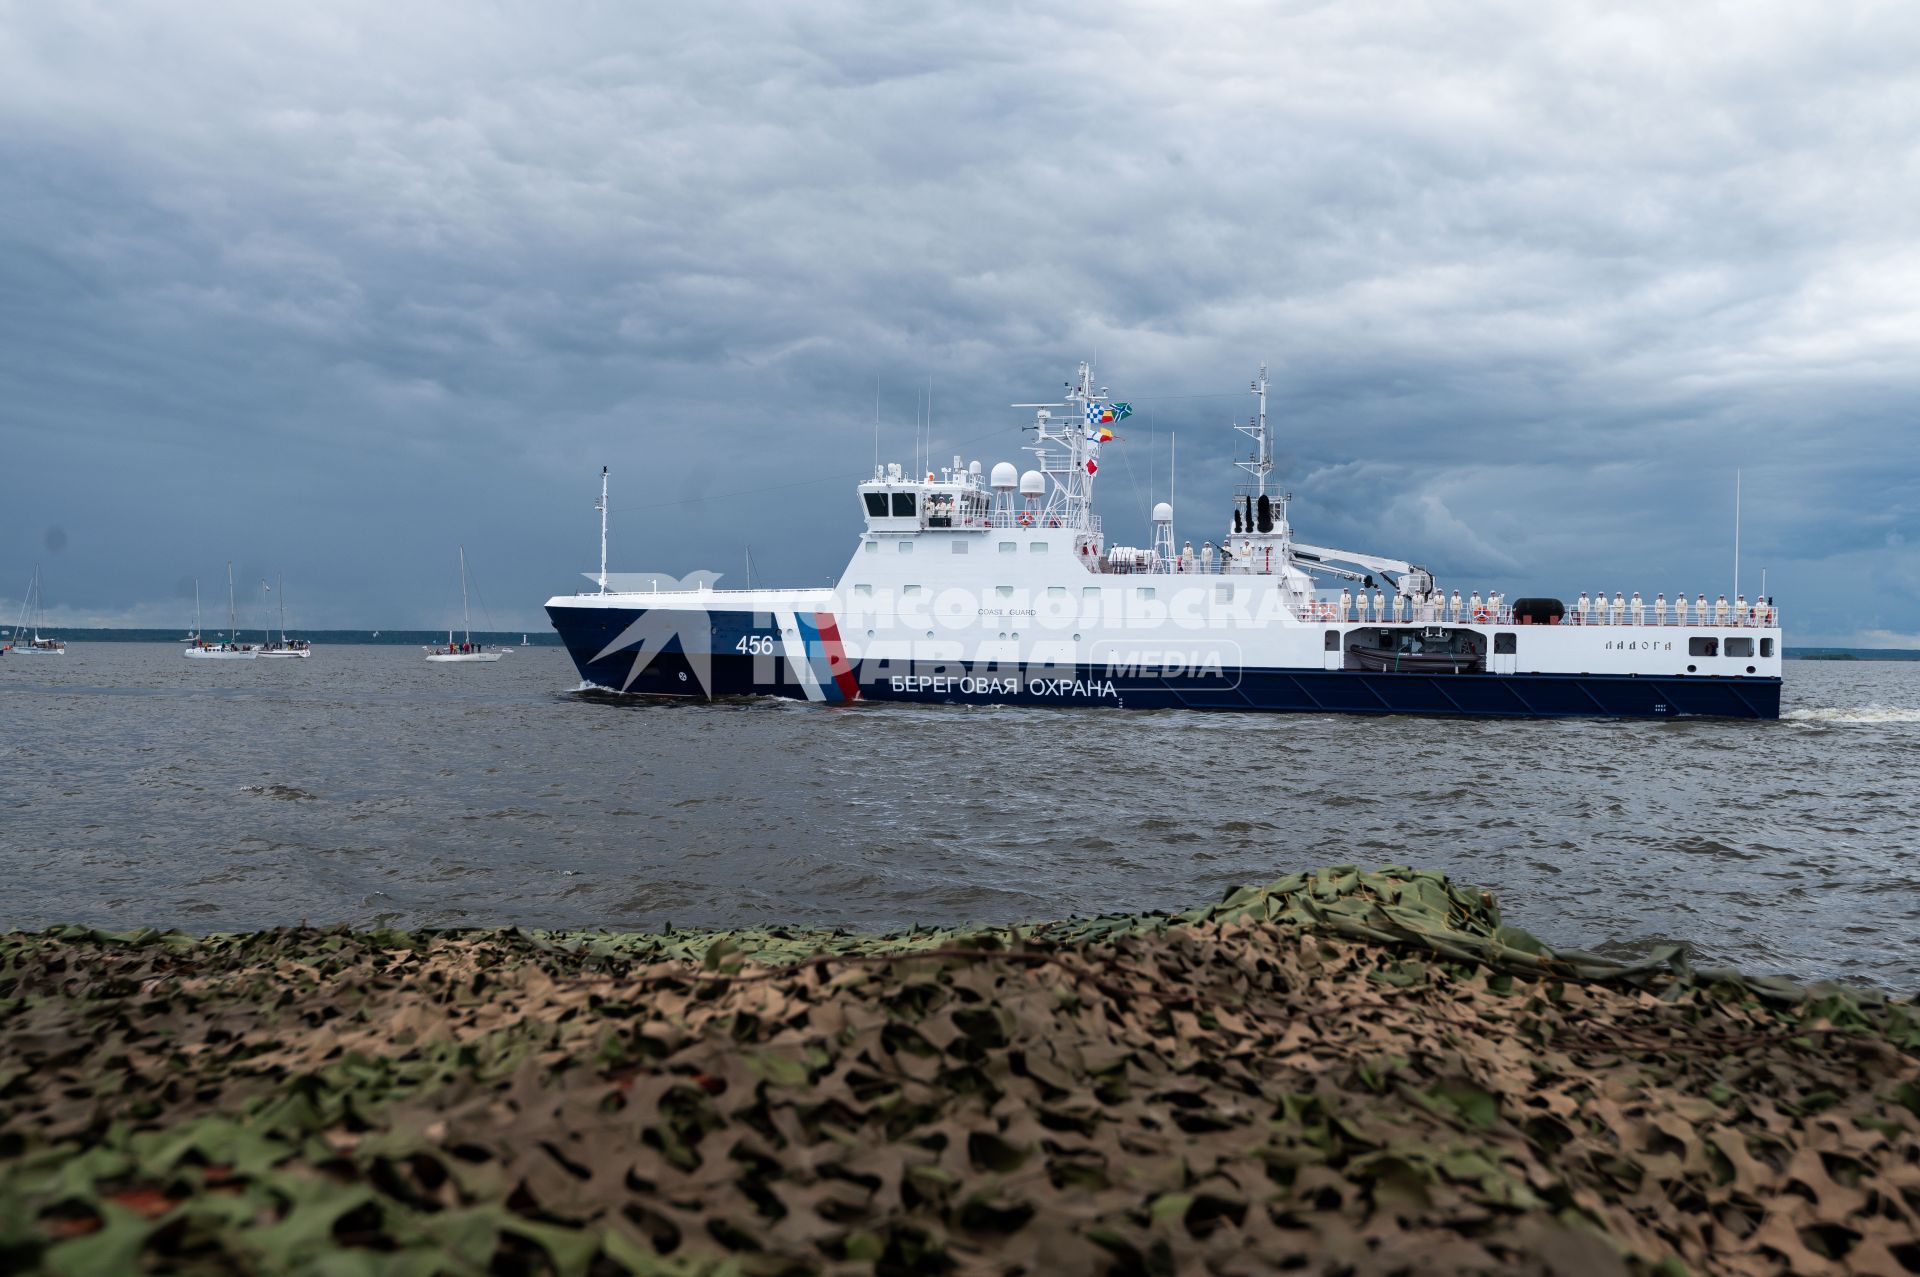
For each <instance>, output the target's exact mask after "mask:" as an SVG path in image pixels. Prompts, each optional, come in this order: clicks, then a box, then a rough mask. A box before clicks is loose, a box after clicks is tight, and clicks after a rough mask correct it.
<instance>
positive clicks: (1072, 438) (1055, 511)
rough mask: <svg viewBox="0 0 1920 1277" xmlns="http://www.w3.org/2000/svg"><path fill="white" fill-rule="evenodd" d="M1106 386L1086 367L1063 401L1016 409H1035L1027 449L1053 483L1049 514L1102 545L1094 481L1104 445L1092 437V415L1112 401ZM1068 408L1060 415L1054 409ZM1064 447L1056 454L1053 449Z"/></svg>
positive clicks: (1091, 368)
mask: <svg viewBox="0 0 1920 1277" xmlns="http://www.w3.org/2000/svg"><path fill="white" fill-rule="evenodd" d="M1107 397H1108V396H1107V392H1106V390H1105V388H1104V387H1101V388H1096V387H1095V385H1094V380H1093V365H1092V364H1089V363H1082V364H1081V365H1080V370H1079V373H1078V380H1077V381H1075V382H1074V383H1073V384H1072V385H1070V386H1068V387H1067V392H1066V394H1065V395H1064V396H1063V399H1064V402H1062V403H1017V404H1014V405H1013V406H1014V407H1015V408H1032V409H1035V412H1034V420H1033V432H1034V435H1035V439H1034V442H1033V443H1031V444H1029V445H1028V446H1027V451H1029V452H1031V453H1033V454H1034V458H1035V459H1036V460H1037V461H1038V462H1039V467H1040V471H1041V473H1042V474H1045V475H1046V476H1047V477H1048V478H1049V479H1051V480H1052V481H1053V485H1052V487H1051V488H1050V489H1049V490H1048V493H1047V508H1046V516H1047V518H1048V519H1049V520H1052V519H1058V520H1059V521H1060V525H1061V526H1062V527H1068V528H1075V529H1078V530H1079V531H1080V532H1082V533H1084V534H1086V535H1088V536H1089V537H1091V538H1092V539H1093V540H1094V541H1095V542H1096V543H1098V541H1099V539H1100V538H1099V536H1098V534H1097V533H1095V531H1094V525H1093V480H1094V476H1095V475H1096V474H1097V473H1098V471H1099V469H1100V464H1099V459H1098V458H1099V445H1098V444H1094V443H1090V442H1089V441H1088V439H1087V431H1088V423H1089V420H1090V418H1089V416H1088V414H1089V412H1090V411H1091V410H1092V407H1093V405H1095V404H1097V403H1103V402H1105V401H1106V399H1107ZM1055 409H1061V410H1063V411H1062V413H1061V415H1059V416H1055V415H1054V410H1055ZM1049 444H1054V445H1058V446H1059V447H1060V448H1062V449H1064V453H1062V452H1056V451H1054V450H1053V449H1052V448H1049V447H1048V446H1047V445H1049Z"/></svg>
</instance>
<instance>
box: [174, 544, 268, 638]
mask: <svg viewBox="0 0 1920 1277" xmlns="http://www.w3.org/2000/svg"><path fill="white" fill-rule="evenodd" d="M193 633H194V640H193V645H192V646H191V647H189V648H187V649H186V650H185V651H183V652H181V653H180V655H182V656H184V657H186V658H187V659H188V660H192V661H251V660H253V659H254V658H255V657H256V656H258V655H260V653H259V652H258V651H257V650H256V649H255V648H254V646H253V644H251V643H242V642H241V641H240V626H239V622H238V620H237V618H236V614H235V611H234V606H233V561H232V560H231V559H229V560H228V561H227V641H226V642H224V643H209V642H207V641H206V639H204V638H202V637H201V636H200V583H199V582H198V581H196V582H194V587H193Z"/></svg>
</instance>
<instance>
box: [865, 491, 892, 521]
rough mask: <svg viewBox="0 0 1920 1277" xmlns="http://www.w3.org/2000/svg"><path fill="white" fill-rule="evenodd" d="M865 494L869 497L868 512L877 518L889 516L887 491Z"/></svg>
mask: <svg viewBox="0 0 1920 1277" xmlns="http://www.w3.org/2000/svg"><path fill="white" fill-rule="evenodd" d="M863 495H864V496H865V497H866V498H867V513H868V514H869V515H870V516H872V517H873V518H876V519H884V518H886V517H887V494H886V493H884V492H868V493H865V494H863Z"/></svg>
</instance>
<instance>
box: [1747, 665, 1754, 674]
mask: <svg viewBox="0 0 1920 1277" xmlns="http://www.w3.org/2000/svg"><path fill="white" fill-rule="evenodd" d="M1747 673H1749V674H1751V673H1753V666H1751V665H1749V666H1747Z"/></svg>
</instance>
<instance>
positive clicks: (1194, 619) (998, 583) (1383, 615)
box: [547, 364, 1781, 718]
mask: <svg viewBox="0 0 1920 1277" xmlns="http://www.w3.org/2000/svg"><path fill="white" fill-rule="evenodd" d="M1250 391H1251V393H1252V394H1253V395H1254V396H1255V398H1256V400H1257V406H1256V408H1255V410H1254V412H1253V413H1252V415H1251V417H1250V419H1249V420H1248V422H1247V423H1245V424H1235V426H1234V429H1236V430H1238V431H1240V432H1242V433H1243V434H1245V435H1247V436H1249V437H1250V439H1251V441H1252V446H1251V449H1250V455H1248V456H1247V457H1246V458H1245V459H1243V460H1239V461H1237V462H1236V463H1235V464H1236V465H1238V466H1239V467H1240V468H1241V469H1242V470H1244V471H1246V472H1247V475H1248V476H1249V479H1250V482H1247V483H1246V484H1245V485H1244V486H1243V487H1241V488H1239V489H1237V490H1236V492H1235V495H1234V500H1233V505H1232V509H1231V511H1230V512H1229V513H1230V516H1231V517H1230V518H1229V519H1228V520H1226V522H1225V523H1224V525H1223V526H1222V527H1221V528H1220V530H1219V532H1218V534H1217V535H1218V539H1217V540H1211V539H1209V540H1204V541H1203V542H1202V543H1201V545H1200V547H1199V548H1198V549H1197V550H1196V549H1195V547H1194V545H1193V542H1192V541H1191V540H1190V539H1189V540H1184V541H1181V542H1179V543H1177V544H1176V539H1175V536H1174V529H1173V510H1172V508H1171V507H1170V506H1169V505H1167V504H1165V503H1162V504H1160V505H1158V506H1156V507H1154V510H1153V512H1152V523H1153V544H1152V545H1151V546H1150V547H1132V546H1109V545H1108V544H1107V542H1106V539H1105V537H1104V534H1103V532H1102V530H1101V524H1100V516H1099V515H1097V514H1095V513H1094V506H1093V494H1094V486H1095V483H1096V480H1097V478H1098V475H1099V472H1100V455H1101V449H1102V447H1103V446H1104V445H1107V444H1109V443H1112V442H1113V441H1114V439H1115V427H1116V426H1117V425H1118V424H1119V423H1120V422H1121V421H1123V420H1124V419H1125V418H1126V417H1127V416H1128V415H1130V412H1131V409H1130V408H1129V407H1128V405H1126V404H1125V403H1120V402H1116V401H1114V400H1113V399H1111V398H1110V397H1109V395H1108V394H1107V392H1106V390H1105V388H1103V387H1097V386H1096V385H1095V382H1094V379H1093V373H1092V370H1091V368H1090V367H1089V366H1087V365H1085V364H1082V365H1081V366H1080V369H1079V373H1078V376H1077V379H1076V380H1075V381H1073V382H1070V383H1068V384H1067V386H1066V389H1065V393H1064V395H1063V396H1062V399H1061V402H1058V403H1045V404H1016V405H1014V406H1015V407H1016V408H1029V409H1032V410H1034V414H1035V415H1034V424H1033V427H1032V429H1033V432H1034V435H1035V442H1034V443H1033V444H1031V445H1029V446H1028V451H1030V452H1032V453H1033V454H1034V463H1033V466H1032V468H1031V469H1028V470H1026V471H1025V472H1024V473H1019V472H1017V471H1016V469H1015V467H1014V466H1013V465H1011V464H1009V463H1007V462H1001V463H999V464H997V465H995V466H993V467H992V469H991V471H989V472H985V473H983V472H982V469H981V466H980V463H979V462H977V461H976V462H973V463H971V464H963V463H962V461H961V459H960V458H958V457H955V458H954V461H953V464H952V465H951V466H943V467H940V468H938V469H937V470H925V471H921V470H919V469H918V468H916V469H915V470H914V471H913V472H906V471H903V470H902V468H901V466H900V465H898V464H893V465H885V466H876V467H875V469H874V472H873V475H872V477H871V478H869V479H865V480H863V481H861V482H859V483H858V485H857V497H858V503H859V504H858V507H857V508H858V512H859V513H860V514H861V516H862V517H863V518H864V519H865V527H864V528H863V530H862V531H861V534H860V540H859V544H858V545H857V546H856V547H855V549H854V553H853V557H852V559H851V560H850V561H849V562H848V564H847V567H846V570H845V571H844V572H842V573H841V575H840V579H839V581H838V583H837V584H835V585H833V586H831V587H826V588H819V589H805V590H769V589H744V590H719V589H714V588H712V583H713V581H714V580H716V579H717V578H716V577H714V576H713V575H712V574H709V573H700V574H696V575H695V576H694V577H691V578H687V579H685V580H682V581H677V582H668V584H669V585H670V586H671V587H672V588H666V589H662V588H659V584H660V583H659V582H658V580H657V579H656V580H655V581H653V582H647V583H645V585H646V588H642V589H629V588H609V582H608V576H607V570H606V511H607V501H606V492H607V488H606V483H607V476H606V472H605V470H604V469H603V470H602V472H601V496H600V502H599V504H598V506H597V508H598V509H599V510H600V515H601V528H600V573H599V575H598V577H597V578H594V580H595V584H596V587H597V588H595V589H593V590H591V591H587V592H583V593H579V594H572V595H561V596H558V597H556V598H552V599H549V600H548V601H547V614H548V616H549V617H550V618H551V619H552V622H553V626H554V629H555V630H556V631H558V633H559V635H560V637H561V639H562V640H563V641H564V642H565V644H566V646H567V650H568V651H569V652H570V653H571V654H572V656H573V659H574V663H575V664H576V665H577V666H578V667H579V670H580V675H581V677H582V678H583V679H584V680H585V681H586V682H587V683H588V684H589V685H591V687H593V688H598V689H605V690H608V691H612V692H619V693H628V694H636V695H667V696H695V697H715V696H747V695H758V696H783V697H790V698H794V699H805V700H809V701H824V702H847V701H861V700H874V701H921V702H953V703H963V704H988V703H996V704H998V703H1011V704H1046V705H1074V706H1102V707H1111V708H1116V709H1168V708H1186V709H1235V710H1271V711H1292V712H1298V713H1355V714H1393V713H1401V714H1449V715H1470V716H1485V717H1509V718H1511V717H1549V716H1566V715H1592V716H1631V717H1650V718H1666V717H1678V716H1683V715H1716V716H1724V717H1738V718H1778V717H1779V714H1780V683H1781V667H1780V661H1781V631H1780V623H1779V617H1778V614H1777V612H1776V611H1775V609H1774V607H1773V604H1772V601H1771V600H1770V599H1756V600H1754V601H1751V602H1750V601H1748V600H1747V599H1745V598H1744V597H1739V596H1736V598H1735V599H1734V601H1733V602H1732V603H1729V602H1728V601H1727V599H1726V596H1725V595H1719V596H1718V597H1716V598H1715V599H1714V600H1713V601H1712V602H1709V601H1708V600H1707V597H1706V596H1705V595H1704V594H1699V595H1696V597H1695V598H1694V600H1693V601H1692V602H1689V601H1688V599H1687V595H1686V593H1685V592H1684V591H1682V592H1677V593H1676V594H1675V595H1674V596H1673V599H1672V600H1671V601H1669V599H1668V598H1667V596H1666V594H1665V592H1664V591H1661V592H1658V593H1656V594H1655V595H1654V596H1653V598H1652V599H1651V600H1650V601H1649V600H1647V599H1646V598H1645V597H1644V596H1643V595H1642V594H1640V593H1638V592H1635V593H1633V594H1632V596H1631V598H1629V597H1628V596H1627V595H1626V594H1625V593H1624V592H1621V591H1618V590H1616V591H1615V592H1614V593H1613V595H1612V597H1611V598H1609V597H1608V594H1607V592H1606V591H1604V590H1602V591H1599V592H1597V593H1595V594H1592V595H1588V594H1581V595H1579V596H1578V597H1577V598H1575V599H1573V600H1572V601H1570V602H1569V601H1566V600H1562V599H1554V598H1532V599H1516V600H1512V601H1509V600H1507V599H1506V598H1504V597H1503V596H1502V595H1500V594H1498V593H1491V592H1489V593H1484V594H1483V593H1481V592H1480V591H1477V590H1473V591H1470V592H1469V593H1468V595H1467V597H1465V598H1462V596H1461V592H1460V590H1458V589H1451V590H1449V589H1445V588H1443V587H1442V586H1441V585H1440V584H1439V583H1438V582H1436V581H1435V579H1434V576H1433V574H1432V573H1431V572H1429V571H1428V570H1427V569H1426V568H1424V567H1421V566H1420V565H1418V564H1415V563H1412V562H1410V561H1407V560H1402V559H1394V558H1387V557H1383V556H1381V555H1376V554H1370V553H1362V552H1359V551H1354V550H1344V549H1339V548H1336V547H1332V546H1323V545H1314V544H1310V543H1307V542H1305V541H1302V540H1300V539H1298V538H1296V537H1295V536H1294V532H1293V528H1292V525H1291V524H1290V523H1289V521H1288V519H1287V506H1288V501H1289V494H1286V493H1283V492H1278V491H1270V490H1269V485H1270V480H1271V478H1272V471H1273V453H1272V438H1271V434H1270V432H1269V429H1268V423H1267V374H1266V369H1265V368H1262V369H1261V370H1260V375H1259V377H1258V378H1257V379H1256V380H1255V381H1253V382H1252V384H1251V386H1250Z"/></svg>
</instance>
